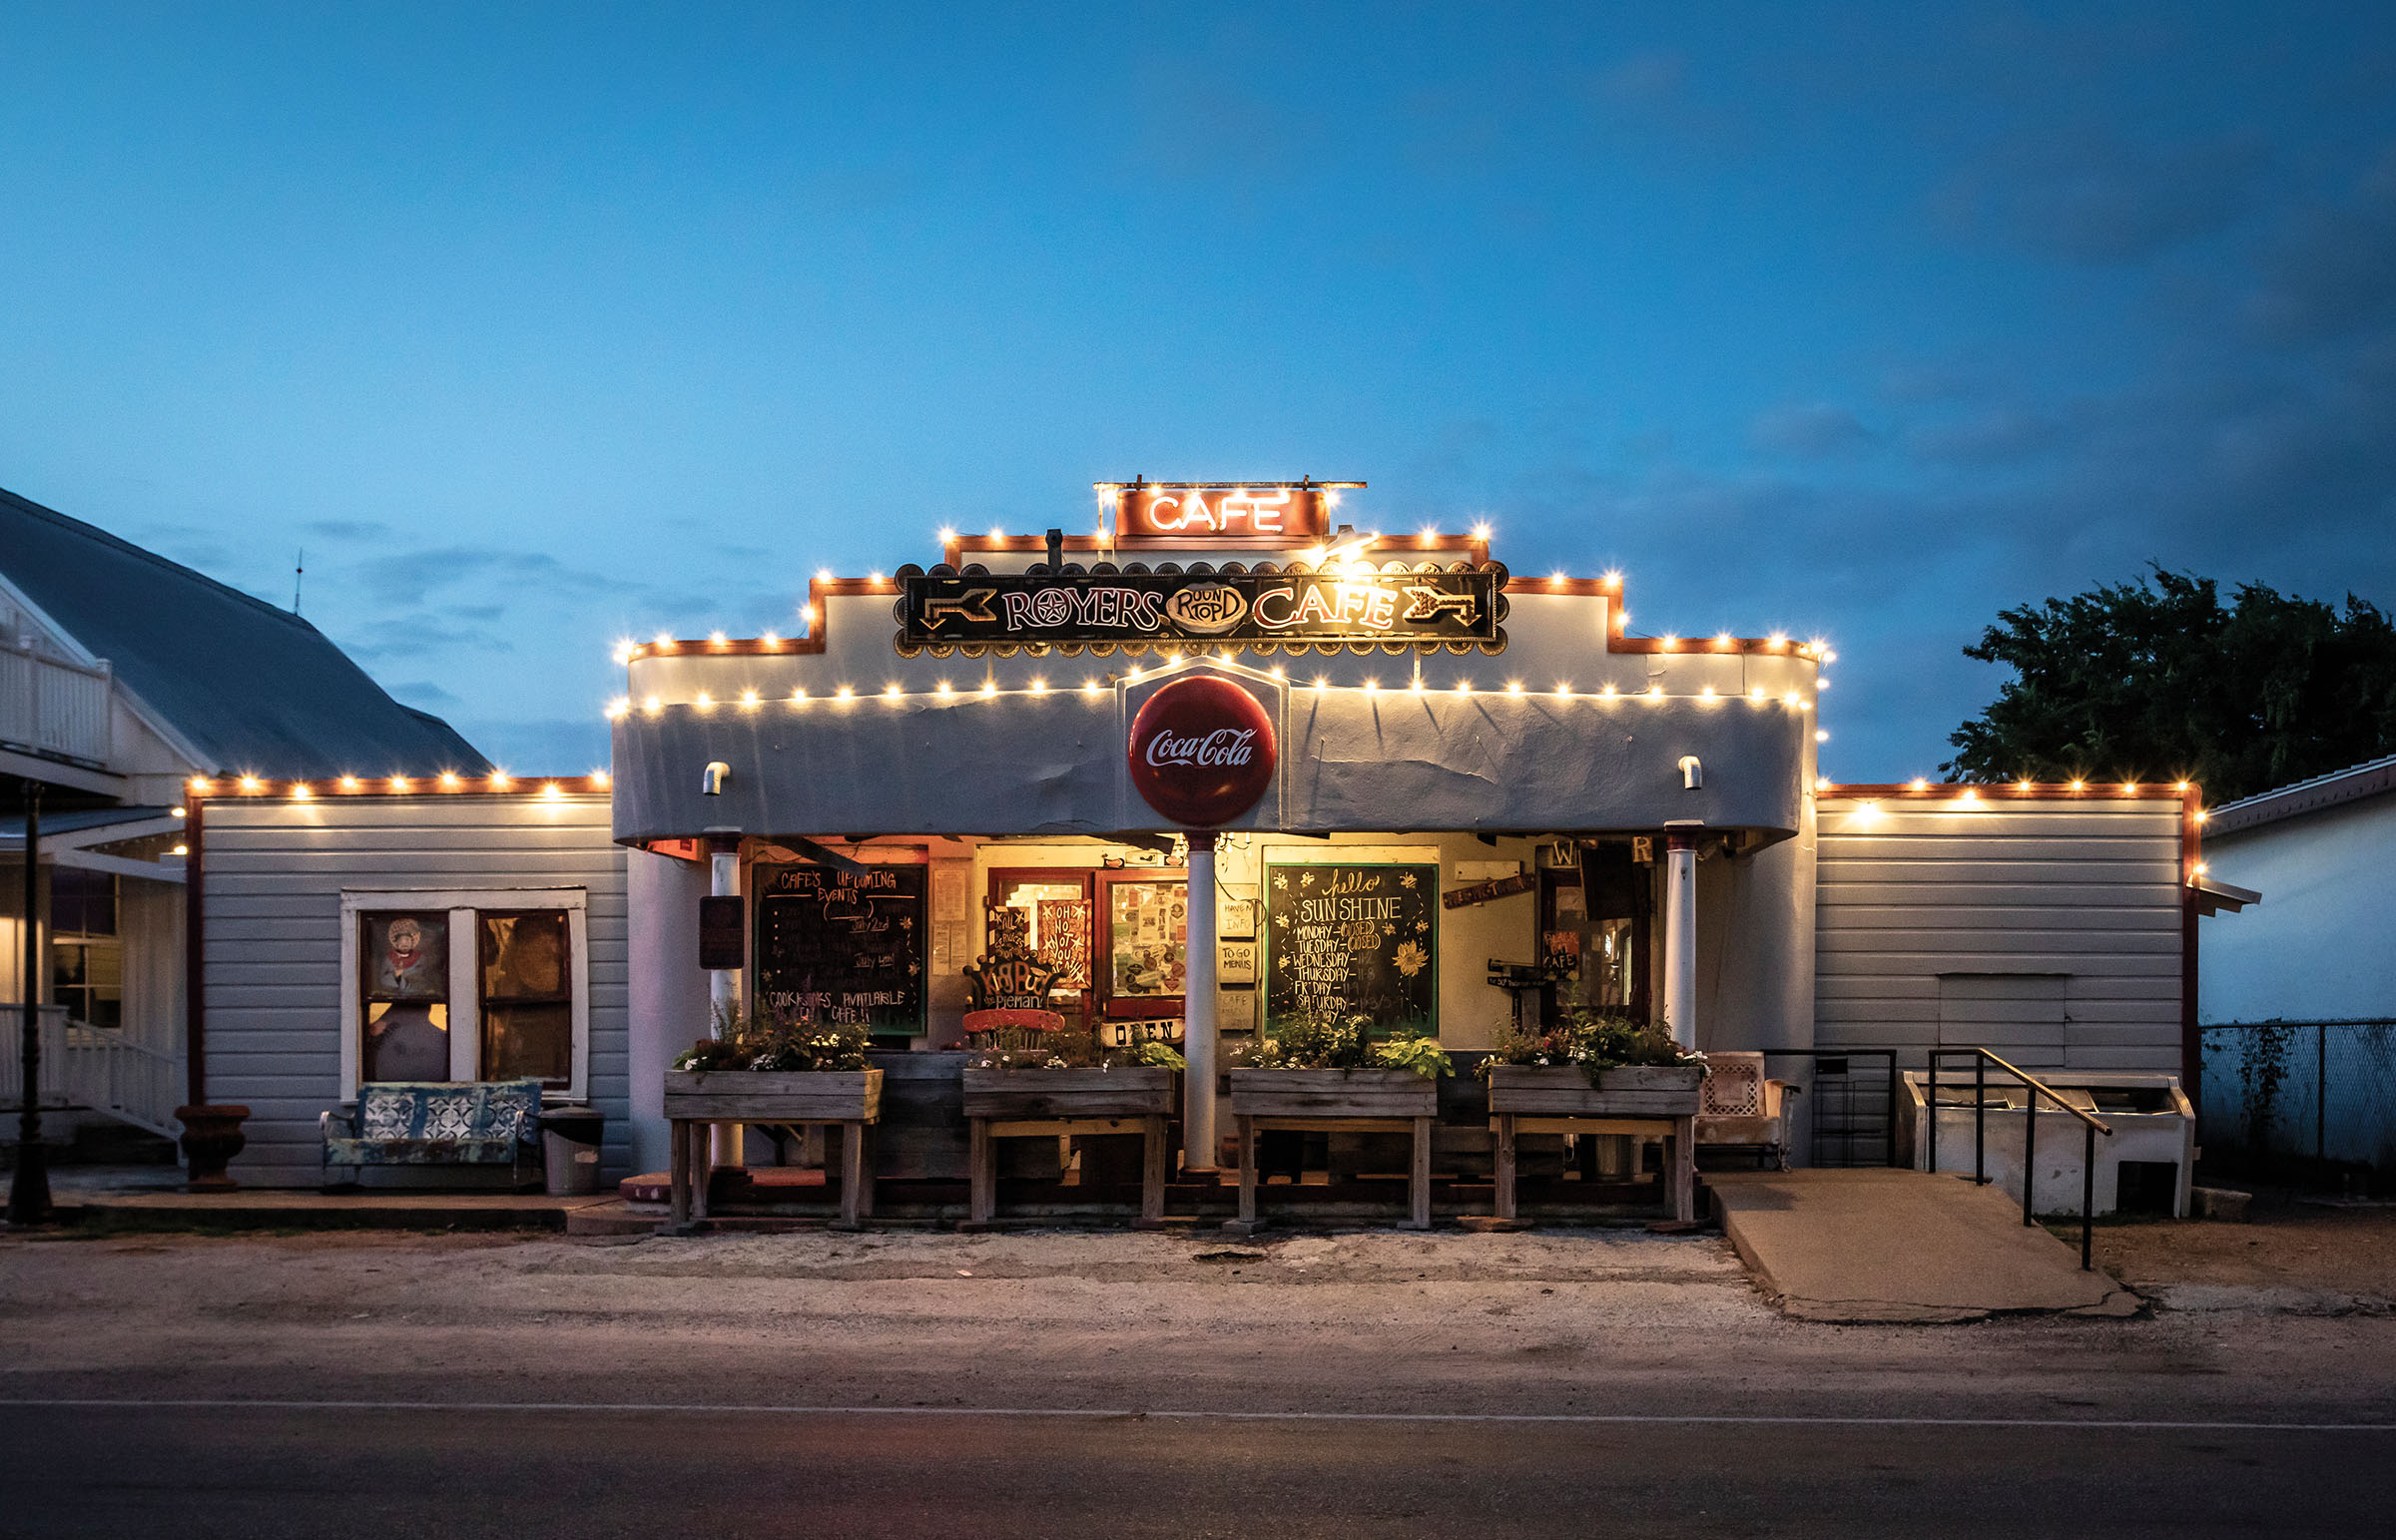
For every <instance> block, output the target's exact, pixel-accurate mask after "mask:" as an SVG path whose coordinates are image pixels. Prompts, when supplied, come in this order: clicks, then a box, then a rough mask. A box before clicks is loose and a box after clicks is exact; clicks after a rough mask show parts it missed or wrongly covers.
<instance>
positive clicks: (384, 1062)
mask: <svg viewBox="0 0 2396 1540" xmlns="http://www.w3.org/2000/svg"><path fill="white" fill-rule="evenodd" d="M586 915H587V907H586V895H585V893H584V891H583V890H582V889H581V888H506V889H490V890H468V891H456V890H441V891H427V892H344V893H343V894H341V975H342V978H343V980H344V981H345V982H344V984H343V987H342V995H341V1095H342V1097H343V1098H344V1099H347V1098H350V1097H354V1096H355V1095H356V1094H357V1088H358V1086H359V1085H360V1084H362V1083H367V1082H376V1081H393V1080H450V1081H456V1080H518V1079H523V1078H527V1077H529V1078H531V1079H535V1080H538V1081H540V1082H541V1086H542V1089H543V1090H544V1091H545V1092H546V1093H548V1094H549V1095H551V1096H555V1097H562V1098H567V1099H571V1100H577V1101H579V1100H581V1099H582V1098H583V1097H585V1096H586V1095H587V1094H588V1091H587V1085H588V1081H589V1077H590V1014H591V1013H590V944H589V932H588V927H587V924H586Z"/></svg>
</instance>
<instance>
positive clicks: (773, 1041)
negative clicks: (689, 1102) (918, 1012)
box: [674, 1012, 872, 1073]
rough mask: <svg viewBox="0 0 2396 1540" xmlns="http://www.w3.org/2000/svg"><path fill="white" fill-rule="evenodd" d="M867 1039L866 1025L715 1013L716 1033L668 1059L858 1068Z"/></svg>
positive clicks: (693, 1066)
mask: <svg viewBox="0 0 2396 1540" xmlns="http://www.w3.org/2000/svg"><path fill="white" fill-rule="evenodd" d="M870 1046H872V1039H871V1038H870V1037H869V1036H868V1035H867V1033H866V1029H865V1028H864V1027H860V1026H852V1025H829V1024H823V1023H818V1022H812V1021H785V1020H783V1019H781V1018H780V1017H775V1016H768V1015H764V1014H762V1013H761V1014H757V1015H752V1016H747V1017H743V1016H739V1015H735V1014H733V1013H731V1012H721V1013H719V1015H718V1018H717V1022H716V1035H715V1036H714V1037H712V1038H709V1039H707V1040H706V1041H704V1042H700V1043H697V1044H694V1045H693V1046H692V1047H690V1048H688V1049H686V1050H684V1051H683V1053H682V1054H680V1055H679V1056H678V1057H676V1059H675V1060H674V1068H676V1069H678V1070H759V1071H764V1072H769V1073H771V1072H781V1073H793V1072H799V1073H804V1072H809V1071H836V1070H862V1069H864V1068H865V1067H866V1050H867V1049H868V1048H869V1047H870Z"/></svg>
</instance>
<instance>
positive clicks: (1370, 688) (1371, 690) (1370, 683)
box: [1365, 679, 1381, 695]
mask: <svg viewBox="0 0 2396 1540" xmlns="http://www.w3.org/2000/svg"><path fill="white" fill-rule="evenodd" d="M1380 693H1381V681H1380V680H1377V679H1369V680H1366V681H1365V694H1367V695H1379V694H1380Z"/></svg>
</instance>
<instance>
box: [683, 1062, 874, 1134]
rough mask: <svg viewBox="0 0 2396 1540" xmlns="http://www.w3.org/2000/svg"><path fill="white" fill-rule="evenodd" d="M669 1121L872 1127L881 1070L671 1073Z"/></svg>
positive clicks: (698, 1071) (699, 1071)
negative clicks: (833, 1124) (683, 1119)
mask: <svg viewBox="0 0 2396 1540" xmlns="http://www.w3.org/2000/svg"><path fill="white" fill-rule="evenodd" d="M666 1116H667V1117H668V1118H670V1119H671V1118H707V1119H712V1120H716V1121H719V1122H725V1123H735V1122H738V1123H872V1122H874V1121H876V1120H877V1119H879V1118H880V1117H881V1116H882V1071H880V1070H791V1071H778V1070H668V1071H666Z"/></svg>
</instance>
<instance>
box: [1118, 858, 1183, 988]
mask: <svg viewBox="0 0 2396 1540" xmlns="http://www.w3.org/2000/svg"><path fill="white" fill-rule="evenodd" d="M1189 932H1190V901H1189V884H1188V883H1187V882H1185V881H1184V880H1183V879H1181V878H1179V877H1175V878H1172V879H1170V880H1159V879H1152V878H1145V877H1142V878H1130V877H1118V878H1114V879H1112V880H1110V881H1108V883H1107V884H1106V966H1107V972H1106V993H1107V1010H1108V1012H1109V1014H1117V1015H1131V1016H1143V1015H1158V1014H1162V1015H1178V1014H1179V1013H1180V1010H1181V997H1182V991H1183V988H1184V981H1185V979H1186V977H1187V973H1188V967H1189Z"/></svg>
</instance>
